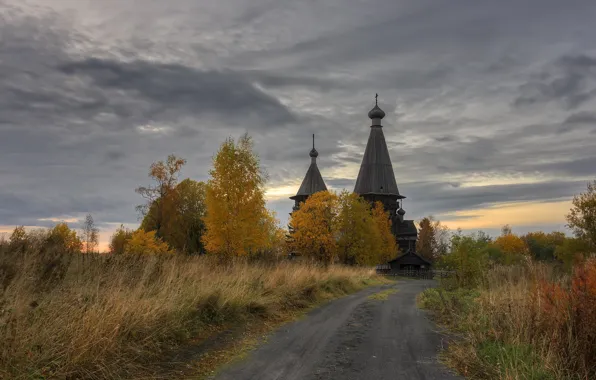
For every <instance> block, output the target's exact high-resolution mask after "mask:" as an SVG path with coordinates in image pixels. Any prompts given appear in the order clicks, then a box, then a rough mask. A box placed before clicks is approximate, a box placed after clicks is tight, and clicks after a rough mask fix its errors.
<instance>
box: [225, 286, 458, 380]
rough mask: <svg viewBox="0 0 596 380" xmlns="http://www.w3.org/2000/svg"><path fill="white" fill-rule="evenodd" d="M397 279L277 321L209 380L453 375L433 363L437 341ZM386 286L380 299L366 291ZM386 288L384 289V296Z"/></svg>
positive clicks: (412, 289)
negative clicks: (300, 315)
mask: <svg viewBox="0 0 596 380" xmlns="http://www.w3.org/2000/svg"><path fill="white" fill-rule="evenodd" d="M434 285H435V283H434V282H433V281H432V280H403V281H399V282H397V283H396V284H394V285H385V286H382V287H376V288H369V289H366V290H363V291H361V292H359V293H356V294H352V295H350V296H347V297H344V298H340V299H338V300H335V301H332V302H330V303H328V304H326V305H325V306H323V307H320V308H318V309H316V310H313V311H312V312H311V313H309V314H308V315H307V316H306V317H305V318H303V319H301V320H299V321H297V322H293V323H290V324H288V325H285V326H284V327H282V328H281V329H280V330H278V331H276V332H275V333H273V334H272V335H271V336H270V338H269V339H268V340H267V342H266V343H265V344H263V345H262V346H261V347H259V348H257V349H256V350H255V351H253V352H252V353H251V354H250V355H249V356H248V357H247V358H246V359H245V360H243V361H241V362H239V363H236V364H234V365H232V366H231V367H229V368H227V369H225V370H223V371H222V372H221V373H219V374H218V375H217V377H216V378H215V379H216V380H274V379H275V380H303V379H304V380H327V379H329V380H331V379H333V380H356V379H358V380H359V379H363V380H368V379H370V380H389V379H391V380H396V379H425V380H434V379H447V380H449V379H460V377H458V376H455V375H453V374H451V373H450V372H449V371H448V370H447V369H446V368H445V367H444V366H442V365H441V364H440V363H438V362H437V353H438V352H439V350H440V348H441V346H442V344H443V339H442V336H441V335H440V334H439V333H438V332H436V331H435V330H436V327H435V326H434V325H433V323H432V322H430V321H429V320H428V319H427V317H426V314H425V312H424V311H422V310H420V309H418V308H417V307H416V295H417V294H418V293H420V292H422V291H423V290H424V289H426V288H428V287H432V286H434ZM388 289H392V291H395V293H393V294H389V296H388V297H387V299H386V300H380V299H372V298H370V297H369V296H371V295H373V294H375V293H379V292H382V291H387V290H388ZM387 293H389V292H386V294H387Z"/></svg>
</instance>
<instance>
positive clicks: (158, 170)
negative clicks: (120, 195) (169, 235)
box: [135, 154, 186, 237]
mask: <svg viewBox="0 0 596 380" xmlns="http://www.w3.org/2000/svg"><path fill="white" fill-rule="evenodd" d="M185 163H186V160H184V159H182V158H178V157H176V156H175V155H173V154H171V155H169V156H168V158H167V160H166V161H165V162H164V161H157V162H154V163H153V164H151V167H150V168H149V177H150V178H151V179H153V180H154V182H155V183H154V184H152V185H150V186H147V187H145V186H141V187H138V188H136V189H135V191H136V192H137V193H138V194H140V195H141V196H142V197H143V198H145V199H146V200H147V202H146V203H145V204H143V205H139V206H137V210H138V211H139V212H140V213H141V214H142V215H146V214H147V213H148V212H149V210H150V209H151V207H155V212H154V217H153V218H154V223H155V231H156V236H158V237H160V236H162V233H163V231H162V224H163V219H164V212H163V210H164V199H165V198H166V197H167V196H168V194H170V192H172V191H173V190H174V188H175V187H176V184H177V182H178V175H179V174H180V169H182V166H183V165H184V164H185Z"/></svg>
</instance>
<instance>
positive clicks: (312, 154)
mask: <svg viewBox="0 0 596 380" xmlns="http://www.w3.org/2000/svg"><path fill="white" fill-rule="evenodd" d="M309 156H310V157H311V158H317V157H319V152H317V150H316V149H315V148H314V147H313V148H312V149H311V150H310V153H309Z"/></svg>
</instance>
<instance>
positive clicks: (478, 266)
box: [439, 230, 490, 287]
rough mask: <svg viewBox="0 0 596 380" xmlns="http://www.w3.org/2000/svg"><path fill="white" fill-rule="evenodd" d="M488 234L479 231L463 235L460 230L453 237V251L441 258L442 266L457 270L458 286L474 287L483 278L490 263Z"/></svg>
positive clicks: (456, 279)
mask: <svg viewBox="0 0 596 380" xmlns="http://www.w3.org/2000/svg"><path fill="white" fill-rule="evenodd" d="M489 244H490V238H489V237H488V235H486V234H484V233H483V232H481V231H479V232H478V233H475V234H470V235H463V234H462V233H461V230H458V231H457V233H455V234H454V235H453V236H452V237H451V252H450V253H449V254H447V255H445V256H442V257H441V258H440V260H439V264H440V266H441V267H443V268H445V269H449V270H454V271H455V281H456V282H457V285H458V286H462V287H474V286H476V285H478V284H479V283H480V281H481V279H482V276H483V274H484V272H485V271H486V270H487V269H488V264H489V253H488V250H489Z"/></svg>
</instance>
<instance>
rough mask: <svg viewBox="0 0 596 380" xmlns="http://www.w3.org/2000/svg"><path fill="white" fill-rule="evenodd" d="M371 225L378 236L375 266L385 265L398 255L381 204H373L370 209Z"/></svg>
mask: <svg viewBox="0 0 596 380" xmlns="http://www.w3.org/2000/svg"><path fill="white" fill-rule="evenodd" d="M372 219H373V223H374V224H375V227H376V229H377V231H378V234H379V255H378V258H377V261H378V262H377V264H382V263H386V262H388V261H389V260H391V259H393V258H395V257H396V256H397V255H398V247H397V242H396V241H395V236H394V235H393V233H392V232H391V219H389V215H388V214H387V212H386V211H385V208H384V207H383V204H382V203H381V202H375V206H374V207H373V209H372Z"/></svg>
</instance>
